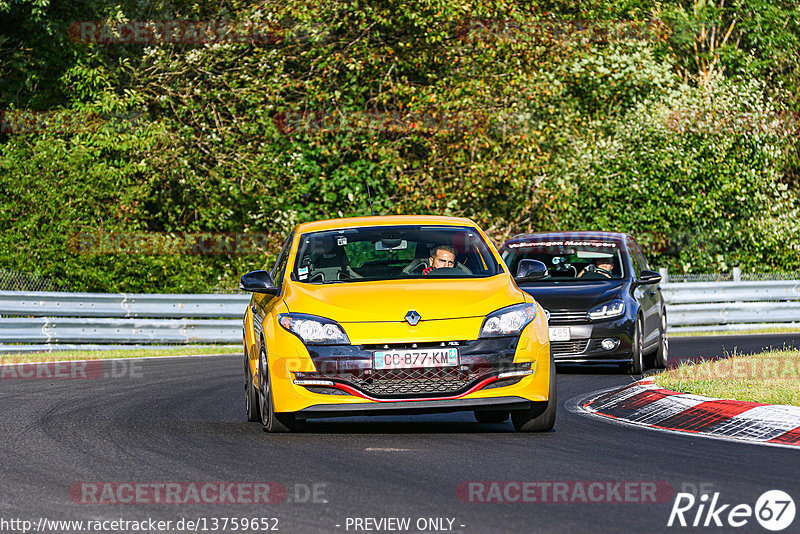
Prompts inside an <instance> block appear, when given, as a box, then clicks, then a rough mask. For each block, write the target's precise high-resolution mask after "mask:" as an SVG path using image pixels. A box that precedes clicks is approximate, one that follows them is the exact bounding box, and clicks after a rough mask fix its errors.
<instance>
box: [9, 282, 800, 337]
mask: <svg viewBox="0 0 800 534" xmlns="http://www.w3.org/2000/svg"><path fill="white" fill-rule="evenodd" d="M661 287H662V292H663V295H664V298H665V300H666V302H667V319H668V321H669V327H670V330H671V331H673V332H681V331H683V332H693V331H704V330H706V331H708V330H715V331H716V330H742V329H752V328H773V327H786V326H788V327H797V328H798V330H800V280H778V281H763V282H741V281H737V282H700V283H697V282H685V283H669V282H668V283H664V284H662V286H661ZM249 300H250V295H248V294H211V295H205V294H195V295H170V294H122V293H119V294H103V293H56V292H44V291H41V292H25V291H0V353H3V352H18V351H19V350H21V348H22V347H26V348H27V350H35V349H36V348H37V347H39V348H40V349H41V350H52V349H54V348H55V349H58V348H70V349H74V348H76V347H81V346H86V347H88V346H89V345H97V346H100V347H102V346H109V347H115V348H118V347H119V346H121V345H158V344H167V343H169V344H209V343H210V344H238V343H241V329H242V323H241V317H242V315H243V313H244V310H245V307H246V306H247V303H248V302H249ZM93 348H94V347H93Z"/></svg>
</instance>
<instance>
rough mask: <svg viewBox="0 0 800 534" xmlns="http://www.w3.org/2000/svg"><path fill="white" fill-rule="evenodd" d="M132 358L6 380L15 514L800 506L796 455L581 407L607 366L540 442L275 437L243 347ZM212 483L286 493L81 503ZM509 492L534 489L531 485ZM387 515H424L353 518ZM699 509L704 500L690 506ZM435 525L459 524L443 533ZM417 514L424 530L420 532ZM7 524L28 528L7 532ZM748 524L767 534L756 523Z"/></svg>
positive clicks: (662, 527)
mask: <svg viewBox="0 0 800 534" xmlns="http://www.w3.org/2000/svg"><path fill="white" fill-rule="evenodd" d="M784 343H785V344H787V345H789V346H793V347H796V348H797V347H800V334H794V335H754V336H737V337H705V338H703V337H698V338H673V339H671V356H672V357H673V358H678V357H707V356H717V355H721V354H723V353H724V351H732V350H733V349H734V347H737V348H738V350H739V351H740V352H752V351H757V350H761V349H763V348H765V347H769V346H773V347H777V348H780V347H782V346H783V345H784ZM126 365H127V366H123V365H119V366H118V367H117V368H115V370H114V373H113V374H115V375H117V376H114V377H110V376H108V377H100V378H96V379H91V380H53V379H28V380H15V379H9V380H0V403H1V404H0V405H1V406H2V413H0V435H2V438H0V451H1V452H2V468H0V471H1V472H2V475H0V519H2V520H9V519H13V518H19V519H29V520H32V521H34V524H36V523H37V522H38V521H39V519H40V518H49V519H56V520H67V519H74V520H84V521H85V520H90V519H124V520H142V519H148V518H153V519H162V520H171V521H173V527H172V528H171V529H169V530H165V531H163V532H167V531H168V532H189V531H194V530H195V529H183V530H178V529H176V528H175V527H174V525H175V521H177V520H179V519H180V518H187V519H191V520H194V521H196V520H197V519H201V518H205V520H206V525H207V527H208V528H207V529H206V530H205V531H206V532H213V530H211V528H210V527H211V523H210V521H211V520H212V519H213V518H226V517H227V518H230V517H241V518H244V517H247V518H277V519H278V521H277V526H278V528H279V531H280V532H290V533H294V532H297V533H312V532H368V531H371V532H398V531H401V532H448V531H454V532H463V533H475V532H481V533H482V532H486V533H498V532H565V533H583V532H586V533H590V532H675V531H679V532H729V531H731V530H733V529H732V528H730V527H727V528H721V529H720V528H713V527H706V528H703V527H702V526H701V527H697V528H693V527H692V526H689V527H686V528H681V527H677V526H673V527H671V528H669V527H667V521H668V518H669V515H670V511H671V509H672V505H673V501H674V493H677V492H680V491H682V490H694V489H700V488H702V490H703V492H705V493H709V494H712V493H715V492H719V502H720V503H726V504H731V505H736V504H741V503H744V504H749V505H750V506H753V505H755V503H756V500H757V499H758V497H759V496H760V495H761V494H762V493H764V492H765V491H767V490H772V489H780V490H783V491H785V492H788V493H789V494H790V495H792V497H793V498H794V501H795V502H796V503H797V504H798V505H799V506H798V507H800V482H798V478H797V477H798V473H800V451H798V450H796V449H794V450H793V449H789V448H779V447H770V446H764V445H754V444H746V443H737V442H730V441H722V440H712V439H705V438H698V437H696V436H692V435H677V434H672V433H665V432H657V431H652V430H647V429H640V428H635V427H630V426H623V425H618V424H610V423H608V422H605V421H602V420H599V419H596V418H592V417H588V416H586V415H582V414H578V413H574V412H572V411H570V410H568V409H567V405H568V404H569V403H574V402H575V401H576V399H579V398H581V397H585V396H586V395H587V394H588V393H590V392H593V391H596V390H601V389H605V388H609V387H613V386H617V385H623V384H626V383H629V382H630V380H631V378H630V377H629V376H626V375H622V374H614V373H612V372H610V371H604V370H577V371H571V370H564V369H560V370H559V376H558V396H559V404H560V406H559V413H558V419H557V421H556V428H555V431H553V432H550V433H546V434H542V435H537V434H519V433H515V432H513V429H512V427H511V423H510V422H506V423H503V424H487V425H482V424H478V423H475V422H474V420H473V417H472V414H471V413H457V414H447V415H436V416H416V417H381V418H351V419H340V420H326V421H316V422H311V423H310V424H309V425H308V428H307V430H306V431H305V432H304V433H297V434H285V435H270V434H265V433H264V432H262V430H261V425H259V424H257V423H248V422H246V420H245V417H244V399H243V392H242V376H241V374H242V371H241V369H242V362H241V357H239V356H235V357H234V356H224V357H222V356H220V357H203V358H183V359H178V358H171V359H151V360H136V361H130V362H127V363H126ZM131 366H132V367H131ZM206 481H214V482H258V483H263V482H271V483H277V484H279V485H282V486H283V487H285V488H286V492H287V498H286V500H285V501H283V502H276V503H271V504H229V503H226V504H194V503H190V504H142V503H138V504H81V503H79V502H75V501H80V500H81V497H80V495H81V494H80V492H77V493H76V490H75V488H76V487H77V488H85V487H86V485H85V484H84V485H81V484H82V483H103V482H114V483H126V482H127V483H136V482H138V483H169V482H178V483H187V482H197V483H201V482H206ZM469 481H479V482H480V481H484V482H487V481H521V482H522V481H525V482H539V483H543V484H542V485H541V486H540V487H548V488H551V489H552V488H555V487H556V486H555V484H558V483H564V482H566V483H569V487H570V491H572V489H573V488H574V487H575V486H576V484H577V485H578V486H581V487H583V488H584V489H585V488H586V487H588V486H589V484H591V483H592V482H598V481H600V482H602V483H603V485H604V487H608V484H617V486H615V487H622V488H627V487H633V488H637V487H640V485H639V483H642V482H653V483H656V484H657V486H658V487H659V488H662V489H663V488H665V487H666V488H668V489H669V488H671V491H670V492H668V493H667V494H666V497H664V495H663V494H662V493H659V494H658V495H659V498H658V499H656V500H657V501H658V502H641V501H642V500H647V499H644V498H640V497H639V496H638V495H629V496H627V497H626V496H625V493H624V490H623V491H622V497H623V498H624V500H625V501H626V502H619V500H615V497H614V493H613V492H611V493H610V497H607V498H605V500H601V502H583V501H582V499H581V498H580V494H572V493H570V494H569V497H568V499H566V500H567V501H568V502H563V501H564V498H563V494H562V499H561V500H558V502H552V500H553V498H550V499H549V502H545V503H542V502H502V503H497V502H493V503H483V502H469V501H470V498H469V494H467V493H457V489H458V488H459V487H461V488H462V489H463V488H464V487H467V485H466V483H468V482H469ZM462 483H465V484H463V485H462ZM620 484H622V486H620ZM460 485H461V486H460ZM495 486H496V487H500V486H497V485H495ZM471 487H472V488H475V487H478V488H481V487H483V488H484V489H485V490H486V492H487V493H481V492H480V491H479V492H478V493H476V494H474V495H478V497H474V495H473V500H475V499H480V498H481V497H480V495H483V496H484V497H486V496H488V495H489V494H490V493H489V488H491V487H492V486H491V485H490V484H488V483H486V484H485V485H483V486H474V485H473V486H471ZM502 487H504V488H506V489H508V488H509V487H512V486H508V485H503V486H502ZM70 488H72V489H73V493H72V494H71V493H70ZM314 493H316V494H315V495H314ZM509 495H510V496H509V498H508V499H507V500H514V499H515V498H516V500H519V497H518V493H517V492H515V491H513V492H510V493H509ZM540 495H541V494H540ZM551 497H552V496H551ZM537 500H540V499H537ZM584 500H585V499H584ZM608 500H611V501H612V502H607V501H608ZM298 501H300V502H298ZM465 501H466V502H465ZM388 517H397V518H410V526H409V527H408V528H407V529H405V530H402V529H398V528H395V529H394V530H392V529H386V528H384V529H382V530H379V529H378V528H376V526H377V525H376V524H375V523H370V522H366V523H365V522H361V523H357V522H356V518H375V519H376V520H377V519H380V518H388ZM693 517H694V510H692V513H691V514H687V518H689V519H693ZM348 518H349V519H348ZM428 518H446V519H450V520H452V521H453V522H452V526H450V523H448V521H446V520H445V521H443V523H442V525H443V526H442V527H440V528H436V526H437V525H436V523H433V524H431V523H426V522H425V521H426V520H427V519H428ZM723 518H724V515H723ZM420 519H422V523H420V525H422V526H425V527H426V528H423V529H419V530H418V528H417V522H418V521H419V520H420ZM423 523H425V524H424V525H423ZM0 524H2V523H1V522H0ZM270 524H271V525H274V523H270ZM701 524H702V523H701ZM357 525H361V527H360V528H356V526H357ZM798 525H800V517H798V518H796V519H795V521H794V523H793V524H792V526H791V527H790V528H789V529H787V530H786V532H798V528H800V527H798ZM383 526H387V525H386V524H384V525H383ZM389 526H395V527H396V525H395V524H390V525H389ZM367 527H369V528H370V529H371V530H367ZM431 527H432V528H431ZM449 528H452V530H448V529H449ZM197 530H199V531H201V532H202V531H203V529H202V527H201V528H200V529H197ZM0 531H2V532H14V530H12V529H11V528H10V527H8V525H6V527H5V528H2V529H0ZM50 531H51V532H52V531H64V532H71V531H72V530H67V529H62V530H50ZM227 531H232V529H231V528H228V529H227ZM252 531H253V530H248V532H252ZM260 531H261V532H265V530H260ZM736 531H737V532H766V530H764V529H763V528H762V527H761V526H760V525H759V524H758V523H757V522H756V521H755V519H753V518H751V519H750V521H749V522H748V523H747V524H746V525H745V526H744V527H741V528H738V529H736ZM45 532H47V530H45ZM156 532H162V531H158V530H156Z"/></svg>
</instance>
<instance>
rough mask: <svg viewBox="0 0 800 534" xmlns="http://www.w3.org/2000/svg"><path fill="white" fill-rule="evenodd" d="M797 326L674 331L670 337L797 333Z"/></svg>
mask: <svg viewBox="0 0 800 534" xmlns="http://www.w3.org/2000/svg"><path fill="white" fill-rule="evenodd" d="M799 332H800V331H798V328H797V327H787V328H781V327H774V328H752V329H747V330H712V331H709V332H672V331H670V333H669V337H699V336H736V335H742V334H796V333H799Z"/></svg>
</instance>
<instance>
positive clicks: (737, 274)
mask: <svg viewBox="0 0 800 534" xmlns="http://www.w3.org/2000/svg"><path fill="white" fill-rule="evenodd" d="M733 281H734V282H741V281H742V269H741V268H739V267H734V268H733Z"/></svg>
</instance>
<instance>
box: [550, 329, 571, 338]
mask: <svg viewBox="0 0 800 534" xmlns="http://www.w3.org/2000/svg"><path fill="white" fill-rule="evenodd" d="M550 341H569V327H568V326H551V327H550Z"/></svg>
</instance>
